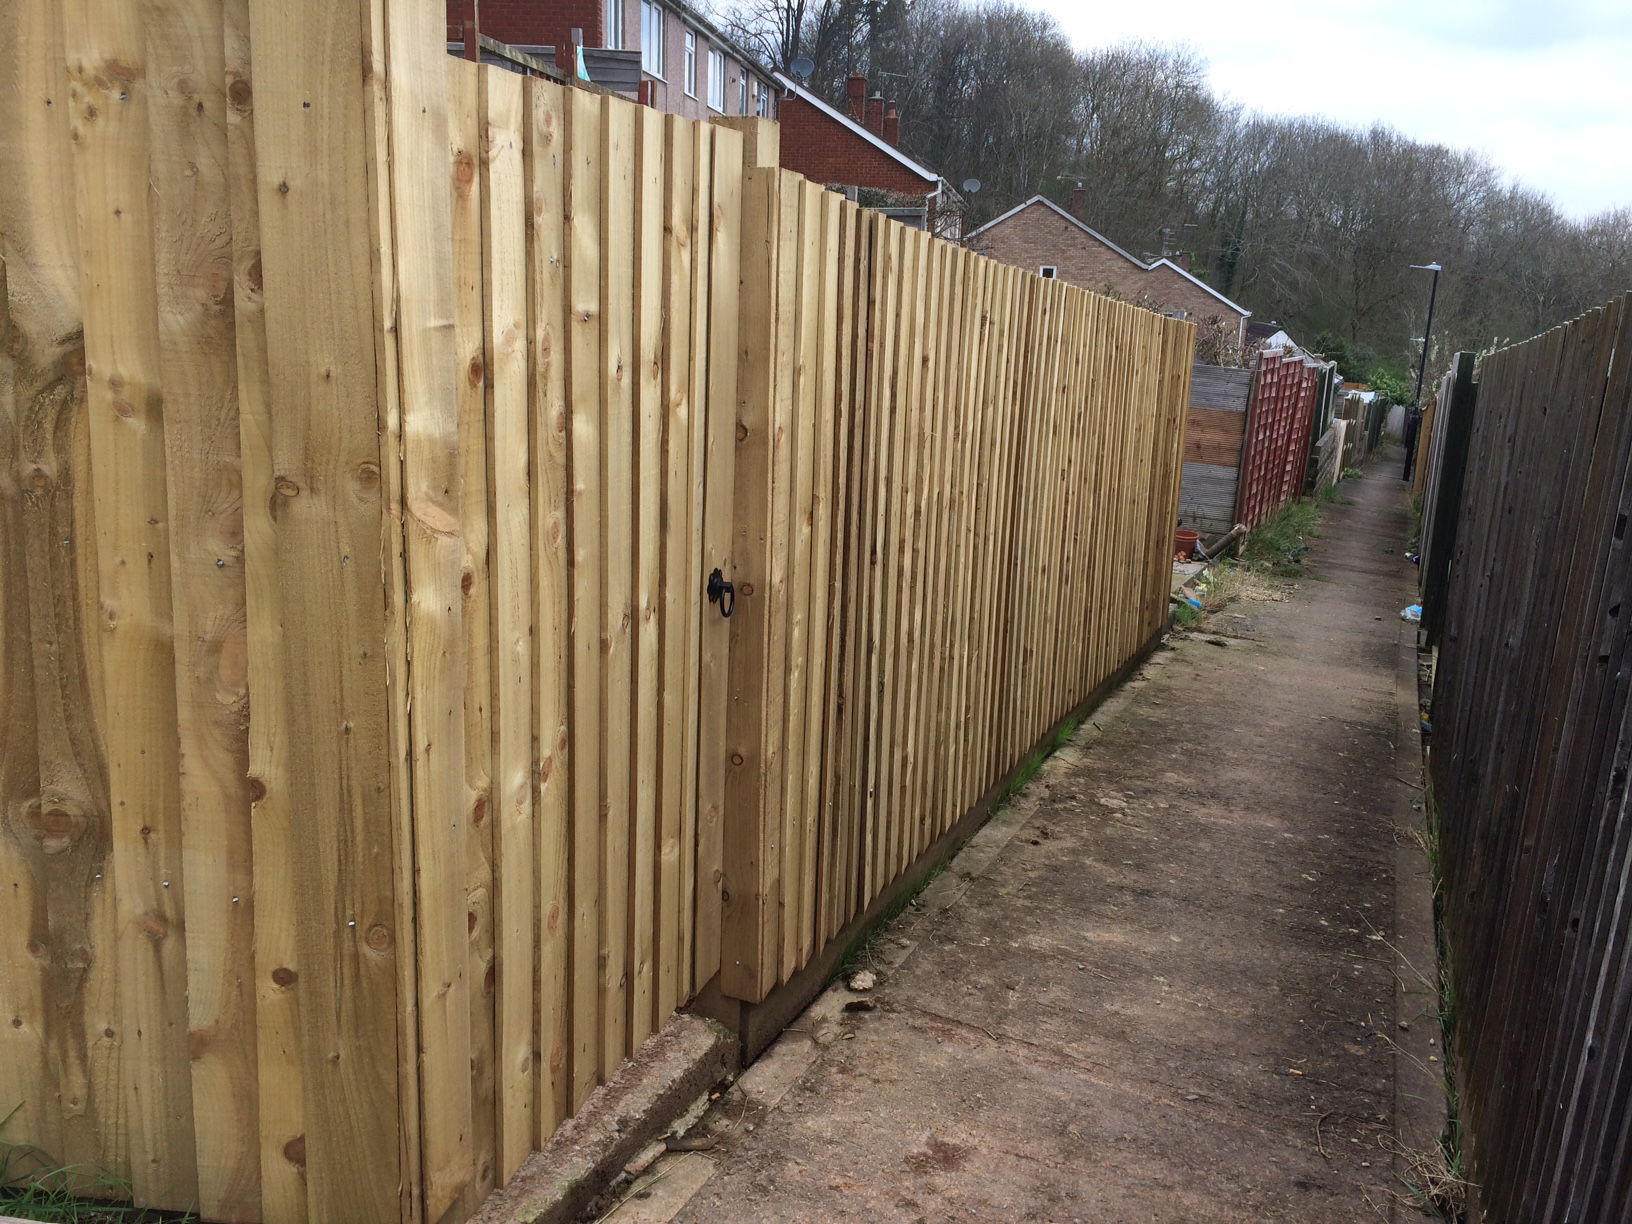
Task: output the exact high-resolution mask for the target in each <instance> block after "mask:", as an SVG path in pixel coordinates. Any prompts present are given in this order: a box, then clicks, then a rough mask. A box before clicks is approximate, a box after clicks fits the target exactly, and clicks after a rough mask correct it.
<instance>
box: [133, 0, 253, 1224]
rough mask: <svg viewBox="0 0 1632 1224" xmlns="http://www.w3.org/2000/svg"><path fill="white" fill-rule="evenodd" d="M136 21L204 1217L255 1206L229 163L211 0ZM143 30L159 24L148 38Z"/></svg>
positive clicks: (247, 1213) (221, 62)
mask: <svg viewBox="0 0 1632 1224" xmlns="http://www.w3.org/2000/svg"><path fill="white" fill-rule="evenodd" d="M148 20H149V22H150V23H152V24H153V25H156V26H158V27H160V28H161V29H162V30H163V32H164V33H165V35H166V36H165V37H162V38H161V37H150V38H149V40H148V48H149V59H148V65H147V69H148V73H149V75H150V82H151V83H150V87H149V88H148V90H147V105H148V118H149V129H150V143H149V150H148V164H149V168H150V169H149V172H150V173H151V174H152V175H154V176H155V177H157V178H159V179H161V180H163V181H168V182H172V183H176V184H178V185H185V186H181V187H178V189H175V190H171V191H166V192H163V193H155V195H154V197H153V204H152V210H153V211H152V220H153V251H154V265H155V266H154V288H155V290H156V294H157V297H156V304H157V308H158V358H159V369H158V374H159V378H160V381H161V382H162V385H163V402H164V435H163V443H164V455H165V460H166V471H165V488H166V493H167V500H168V503H169V508H170V514H169V531H170V541H171V566H170V579H171V593H170V594H171V609H172V627H173V629H172V631H173V633H174V642H175V644H176V649H175V658H174V663H175V669H176V670H175V687H176V720H177V723H176V726H177V733H178V743H179V766H180V778H179V782H180V796H179V797H180V800H181V839H182V841H183V843H184V844H185V845H186V847H187V865H188V872H187V879H186V880H185V881H177V882H176V884H175V885H174V886H175V887H181V886H182V885H183V884H184V885H185V887H186V890H187V903H186V915H185V917H186V927H187V939H186V951H187V990H186V996H187V1010H188V1023H189V1025H190V1031H191V1032H194V1033H207V1034H209V1040H208V1041H207V1042H200V1043H197V1044H195V1045H194V1046H193V1049H192V1061H191V1069H192V1080H193V1084H192V1109H193V1123H194V1128H195V1134H196V1149H197V1150H196V1159H197V1168H198V1202H199V1207H200V1210H201V1211H202V1213H203V1214H205V1215H207V1216H209V1217H210V1218H212V1219H221V1220H253V1219H257V1218H258V1217H259V1214H260V1195H259V1192H258V1188H257V1183H258V1180H259V1141H258V1138H257V1134H256V1129H257V1128H256V1112H257V1107H256V1103H255V1101H256V1071H255V1012H254V995H253V992H252V990H251V989H250V988H249V983H251V982H253V980H254V977H255V969H254V925H253V917H252V914H253V907H252V906H251V905H249V904H246V903H245V902H244V901H243V898H244V897H246V896H249V895H251V887H252V884H253V878H252V869H251V834H250V825H249V816H250V812H249V793H248V791H247V789H246V788H245V786H244V782H243V779H244V777H245V775H246V774H247V773H248V749H249V745H248V738H247V735H246V734H245V728H246V726H247V723H248V703H249V691H248V686H247V683H246V681H247V676H246V674H245V671H244V668H243V663H242V661H243V659H244V657H245V653H246V641H245V634H246V622H245V608H244V599H245V596H244V574H243V517H242V504H241V500H240V489H241V480H240V476H239V437H238V402H237V397H236V394H235V391H236V387H235V384H236V368H235V362H234V345H233V317H232V314H231V312H230V311H223V310H221V309H220V306H219V297H220V295H221V293H222V290H223V289H224V287H225V286H227V285H228V284H230V282H231V268H232V225H231V212H230V207H229V200H228V186H227V157H226V139H227V137H226V68H225V31H224V28H223V24H222V10H221V7H220V6H219V5H218V4H210V3H197V2H193V0H172V2H169V3H164V4H160V5H157V6H155V7H154V8H153V9H152V10H150V11H149V13H148ZM155 32H156V31H155Z"/></svg>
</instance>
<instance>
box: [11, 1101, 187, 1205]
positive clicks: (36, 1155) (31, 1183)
mask: <svg viewBox="0 0 1632 1224" xmlns="http://www.w3.org/2000/svg"><path fill="white" fill-rule="evenodd" d="M18 1108H21V1107H20V1106H18V1107H15V1108H13V1109H12V1111H11V1113H8V1114H6V1115H5V1116H4V1117H0V1126H4V1125H5V1124H6V1123H7V1122H8V1121H10V1119H11V1117H12V1116H13V1115H14V1114H15V1113H16V1112H17V1109H18ZM131 1197H132V1195H131V1189H130V1185H129V1184H128V1183H127V1182H123V1181H120V1180H119V1179H118V1178H116V1177H110V1176H108V1175H107V1174H105V1173H99V1172H97V1171H96V1170H94V1169H87V1168H82V1167H79V1166H74V1165H58V1164H56V1163H55V1162H54V1161H53V1160H52V1159H51V1158H50V1156H49V1155H47V1153H45V1152H44V1151H42V1150H41V1149H39V1148H37V1147H34V1146H33V1145H31V1144H26V1143H3V1142H0V1216H10V1217H12V1218H14V1219H19V1220H40V1221H45V1222H47V1224H188V1222H190V1221H193V1220H196V1219H197V1218H198V1217H197V1216H194V1215H192V1214H191V1213H180V1212H173V1211H155V1210H153V1209H152V1208H150V1207H137V1206H135V1205H134V1204H132V1203H131V1202H130V1201H129V1200H130V1199H131ZM121 1200H123V1201H121Z"/></svg>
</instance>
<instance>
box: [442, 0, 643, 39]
mask: <svg viewBox="0 0 1632 1224" xmlns="http://www.w3.org/2000/svg"><path fill="white" fill-rule="evenodd" d="M481 5H482V33H483V34H486V35H488V36H490V37H492V38H496V39H498V40H499V41H500V42H507V43H515V44H517V45H519V46H525V47H559V46H561V45H562V44H563V43H565V42H566V41H567V39H568V38H569V37H570V36H571V34H572V31H573V30H582V31H583V32H584V45H585V46H586V47H599V46H602V45H603V38H604V24H605V21H604V18H605V10H604V7H603V0H481ZM471 7H472V0H448V31H449V33H448V37H449V38H457V37H459V36H458V35H457V34H455V33H453V31H454V30H455V29H457V28H463V26H464V23H465V22H467V21H469V20H470V13H471ZM637 20H638V18H637ZM634 28H635V29H637V30H638V29H639V28H640V27H639V26H638V25H636V26H635V27H634Z"/></svg>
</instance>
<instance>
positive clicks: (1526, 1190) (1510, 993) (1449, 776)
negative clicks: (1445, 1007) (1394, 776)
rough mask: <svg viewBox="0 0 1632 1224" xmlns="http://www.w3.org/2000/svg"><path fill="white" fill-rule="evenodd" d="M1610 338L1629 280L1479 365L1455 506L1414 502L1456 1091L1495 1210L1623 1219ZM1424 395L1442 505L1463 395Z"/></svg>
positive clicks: (1617, 488) (1628, 1180)
mask: <svg viewBox="0 0 1632 1224" xmlns="http://www.w3.org/2000/svg"><path fill="white" fill-rule="evenodd" d="M1628 353H1632V296H1629V297H1623V298H1621V299H1620V300H1618V301H1616V302H1614V303H1612V304H1610V305H1609V306H1607V307H1604V308H1603V309H1600V310H1595V311H1593V312H1591V313H1590V314H1587V315H1584V316H1583V317H1581V318H1580V319H1577V320H1575V321H1574V322H1572V323H1569V324H1567V325H1565V326H1562V327H1559V328H1555V329H1554V330H1553V331H1550V332H1548V333H1546V334H1545V335H1542V336H1539V337H1537V338H1536V339H1534V340H1531V341H1528V342H1527V343H1525V344H1521V345H1517V346H1515V347H1512V348H1508V349H1504V350H1502V351H1500V352H1497V353H1495V354H1493V355H1491V356H1489V357H1486V358H1485V359H1484V360H1483V361H1482V362H1481V363H1480V365H1479V367H1478V373H1477V392H1478V394H1477V412H1476V413H1475V414H1473V416H1472V418H1471V420H1472V424H1471V436H1470V437H1469V440H1468V442H1467V446H1466V474H1465V483H1461V488H1460V516H1459V522H1458V521H1456V520H1454V519H1452V518H1451V516H1450V513H1449V512H1450V511H1452V510H1454V509H1455V508H1456V507H1454V506H1446V505H1444V504H1440V505H1438V506H1437V509H1436V510H1435V511H1434V523H1435V527H1436V530H1435V533H1434V535H1435V540H1436V543H1435V548H1436V549H1438V548H1441V547H1443V540H1444V539H1445V538H1448V537H1442V536H1441V535H1440V534H1439V532H1440V528H1441V525H1444V524H1447V523H1453V524H1454V530H1455V551H1454V557H1453V558H1452V559H1451V560H1450V561H1449V572H1448V586H1447V588H1446V595H1445V604H1444V622H1443V632H1442V636H1441V644H1440V648H1439V656H1438V665H1437V676H1436V681H1435V689H1434V698H1433V739H1432V745H1431V751H1430V776H1431V777H1432V780H1433V786H1434V797H1435V800H1436V804H1437V808H1438V811H1439V813H1440V819H1441V822H1442V827H1443V862H1444V875H1445V891H1444V901H1443V905H1444V922H1445V930H1446V934H1447V937H1448V941H1449V947H1450V966H1451V971H1452V973H1453V977H1454V982H1455V997H1456V1017H1457V1043H1458V1054H1459V1058H1458V1076H1459V1081H1460V1084H1461V1100H1462V1103H1463V1110H1464V1118H1465V1124H1466V1132H1467V1134H1468V1135H1469V1137H1470V1139H1471V1149H1472V1155H1473V1161H1472V1169H1473V1178H1474V1180H1476V1181H1477V1182H1478V1183H1479V1185H1480V1187H1481V1191H1480V1198H1481V1203H1482V1207H1483V1209H1484V1213H1485V1218H1487V1219H1490V1220H1492V1221H1497V1222H1506V1221H1512V1222H1514V1224H1517V1222H1519V1221H1525V1222H1527V1224H1528V1222H1530V1221H1553V1220H1618V1219H1625V1218H1627V1215H1628V1213H1629V1212H1632V1160H1629V1159H1628V1148H1627V1144H1626V1135H1625V1129H1626V1124H1627V1115H1626V1109H1625V1105H1626V1100H1627V1096H1628V1092H1629V1090H1632V1064H1629V1063H1628V1061H1627V1060H1626V1058H1625V1057H1624V1054H1625V1050H1626V1033H1627V1032H1628V1026H1629V1025H1632V975H1629V973H1628V970H1627V963H1626V953H1627V949H1628V947H1629V946H1632V910H1629V909H1628V907H1627V906H1626V905H1625V904H1624V901H1625V898H1626V893H1627V887H1628V882H1629V880H1632V842H1629V838H1628V831H1629V829H1632V822H1629V821H1628V819H1627V816H1628V812H1627V803H1628V794H1627V787H1626V778H1627V770H1628V767H1629V765H1632V761H1629V754H1632V709H1629V706H1628V701H1627V698H1628V695H1629V692H1632V669H1629V667H1628V664H1629V662H1632V656H1629V654H1628V645H1629V642H1628V631H1627V624H1628V618H1627V609H1628V607H1629V605H1628V602H1627V601H1628V599H1629V597H1632V590H1629V589H1628V575H1629V573H1632V565H1629V563H1628V555H1627V549H1628V541H1627V538H1626V531H1625V528H1626V523H1627V519H1628V516H1629V515H1632V479H1629V476H1632V368H1629V366H1632V363H1629V362H1628V361H1627V360H1626V355H1627V354H1628ZM1464 373H1465V370H1464ZM1440 403H1441V406H1442V407H1443V408H1445V409H1446V410H1447V412H1446V421H1447V424H1446V426H1445V428H1444V429H1441V430H1439V431H1436V432H1438V433H1440V435H1441V436H1442V437H1443V438H1444V439H1445V444H1444V445H1442V446H1438V447H1436V448H1435V451H1434V452H1433V458H1432V463H1433V465H1434V467H1435V469H1436V470H1435V471H1434V472H1432V473H1430V476H1429V478H1428V488H1429V489H1430V490H1432V491H1433V492H1432V493H1431V496H1433V497H1435V498H1437V499H1439V500H1440V501H1441V502H1443V499H1444V498H1446V497H1454V496H1456V490H1457V486H1458V483H1459V482H1458V481H1457V479H1456V478H1455V477H1456V475H1458V474H1457V473H1454V472H1453V471H1452V470H1451V468H1450V467H1446V464H1447V463H1449V464H1451V465H1453V466H1454V465H1455V464H1456V463H1457V462H1459V461H1460V460H1459V456H1458V449H1459V448H1458V447H1457V446H1455V445H1452V439H1453V438H1454V437H1455V436H1456V431H1457V430H1459V429H1465V428H1466V424H1465V423H1466V421H1467V419H1468V418H1467V410H1468V408H1469V407H1471V402H1470V401H1467V399H1466V396H1465V392H1464V390H1463V388H1462V387H1461V386H1459V385H1458V383H1457V376H1456V373H1455V372H1453V374H1452V375H1451V376H1450V377H1449V378H1448V380H1447V387H1446V388H1445V390H1444V391H1442V394H1441V400H1440ZM1459 422H1462V423H1461V424H1459ZM1440 469H1444V470H1440ZM1432 555H1433V554H1430V556H1432ZM1425 560H1426V558H1425ZM1435 561H1436V565H1437V564H1439V563H1440V562H1441V558H1440V557H1435ZM1423 578H1424V581H1425V582H1437V581H1440V580H1441V578H1440V576H1439V575H1438V571H1437V570H1436V572H1435V574H1433V575H1431V574H1429V573H1428V572H1426V567H1425V573H1424V575H1423Z"/></svg>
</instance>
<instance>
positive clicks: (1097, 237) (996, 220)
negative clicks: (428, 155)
mask: <svg viewBox="0 0 1632 1224" xmlns="http://www.w3.org/2000/svg"><path fill="white" fill-rule="evenodd" d="M1033 204H1041V205H1042V206H1043V207H1044V208H1047V209H1050V210H1051V211H1053V212H1057V213H1059V214H1060V216H1062V217H1064V218H1065V219H1066V220H1067V221H1069V222H1070V223H1071V224H1072V225H1074V226H1076V227H1077V228H1078V229H1080V230H1081V231H1082V232H1083V233H1085V234H1087V235H1088V236H1089V237H1090V238H1092V239H1093V240H1094V241H1095V242H1099V243H1102V244H1104V245H1105V246H1108V247H1110V248H1111V250H1113V251H1115V252H1116V253H1117V254H1118V255H1120V256H1122V258H1123V259H1125V260H1127V261H1128V262H1129V263H1131V264H1132V265H1133V266H1134V267H1136V268H1138V269H1139V270H1140V271H1142V272H1149V271H1150V265H1149V264H1147V263H1146V262H1145V261H1144V260H1142V259H1135V258H1134V257H1133V256H1132V255H1129V254H1128V253H1127V252H1126V251H1124V250H1123V249H1122V248H1121V247H1119V246H1117V245H1116V243H1114V242H1112V241H1111V240H1110V239H1109V238H1107V237H1105V235H1104V234H1102V233H1100V232H1099V231H1098V230H1095V229H1089V228H1088V227H1087V226H1086V225H1084V224H1083V223H1082V222H1081V221H1079V220H1077V218H1075V217H1073V216H1072V215H1071V214H1070V213H1068V212H1066V211H1065V209H1063V208H1061V207H1060V206H1059V205H1058V204H1056V203H1054V201H1053V200H1051V199H1049V198H1048V197H1047V196H1045V195H1034V196H1032V197H1031V199H1029V200H1026V201H1024V202H1022V203H1020V204H1016V205H1015V206H1014V207H1013V208H1011V209H1009V211H1008V212H1006V213H1004V214H1002V215H1001V216H998V217H993V218H992V219H991V220H990V221H988V222H986V224H985V225H983V226H981V227H980V228H979V229H977V230H976V231H975V232H974V233H973V234H970V235H969V237H971V238H973V237H974V236H975V235H976V234H983V233H985V232H986V231H987V230H989V229H991V228H993V227H994V226H997V225H1001V224H1002V223H1003V222H1004V221H1007V220H1008V219H1009V218H1010V217H1012V216H1014V215H1016V214H1017V213H1022V212H1024V211H1025V210H1026V209H1028V208H1030V207H1031V206H1032V205H1033Z"/></svg>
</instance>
